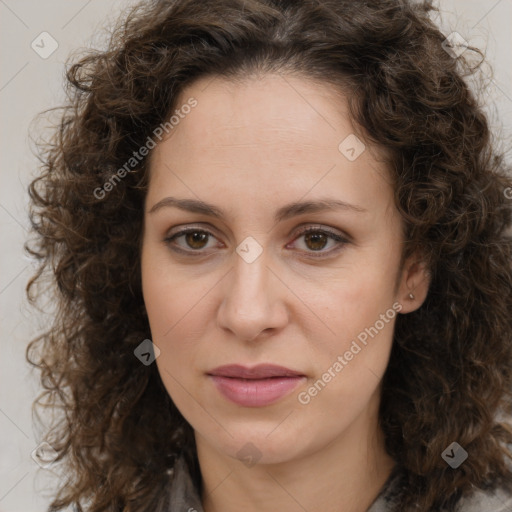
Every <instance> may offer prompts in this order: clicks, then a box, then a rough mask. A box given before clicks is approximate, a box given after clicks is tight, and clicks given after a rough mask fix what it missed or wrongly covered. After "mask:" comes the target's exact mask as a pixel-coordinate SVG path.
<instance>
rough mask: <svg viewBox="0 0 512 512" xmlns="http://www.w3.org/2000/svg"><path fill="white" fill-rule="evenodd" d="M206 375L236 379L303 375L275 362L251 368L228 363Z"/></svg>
mask: <svg viewBox="0 0 512 512" xmlns="http://www.w3.org/2000/svg"><path fill="white" fill-rule="evenodd" d="M208 375H215V376H218V377H231V378H238V379H267V378H269V377H299V376H300V377H302V376H304V374H303V373H300V372H296V371H295V370H290V368H285V367H284V366H277V365H275V364H259V365H257V366H253V367H252V368H248V367H247V366H242V365H239V364H228V365H224V366H219V367H218V368H215V369H213V370H211V371H209V372H208Z"/></svg>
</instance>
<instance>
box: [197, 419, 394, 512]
mask: <svg viewBox="0 0 512 512" xmlns="http://www.w3.org/2000/svg"><path fill="white" fill-rule="evenodd" d="M371 425H372V426H373V428H369V427H370V426H371ZM196 445H197V454H198V460H199V465H200V467H201V475H202V502H203V508H204V510H205V512H235V511H236V512H238V511H240V510H244V511H246V512H257V511H261V510H265V511H266V512H277V511H282V510H286V511H287V512H304V510H308V511H311V512H313V511H322V512H339V511H340V510H343V511H344V512H365V511H366V510H367V509H368V507H370V506H371V504H372V503H373V501H374V500H375V498H376V496H377V495H378V494H379V492H380V490H381V489H382V487H383V485H384V483H385V482H386V480H387V478H388V477H389V475H390V473H391V471H392V469H393V466H394V462H393V460H392V459H391V457H389V455H387V453H386V451H385V449H384V437H383V434H382V432H381V431H380V429H379V428H378V427H377V422H369V421H368V418H364V417H362V418H358V419H357V420H356V421H354V423H353V424H352V425H351V426H350V427H349V428H348V429H347V430H345V431H344V432H343V433H342V435H340V436H339V437H337V438H336V439H334V440H333V441H332V442H331V443H329V444H328V445H326V446H325V447H324V448H323V449H322V450H320V451H315V452H314V453H308V454H305V455H303V456H302V457H300V458H294V459H292V460H284V461H283V462H280V463H277V464H256V465H254V466H252V467H246V466H245V465H244V464H242V463H241V462H240V461H238V460H236V459H233V458H231V457H228V456H226V455H225V454H222V453H219V452H218V451H217V450H215V449H213V448H212V446H211V445H210V444H209V443H208V442H207V441H206V440H205V439H204V438H203V437H202V436H199V435H197V434H196Z"/></svg>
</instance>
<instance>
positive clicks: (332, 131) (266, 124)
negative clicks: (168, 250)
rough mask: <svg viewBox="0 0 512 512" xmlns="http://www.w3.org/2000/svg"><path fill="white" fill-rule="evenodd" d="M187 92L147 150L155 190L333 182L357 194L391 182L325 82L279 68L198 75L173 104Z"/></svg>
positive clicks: (294, 187) (321, 186)
mask: <svg viewBox="0 0 512 512" xmlns="http://www.w3.org/2000/svg"><path fill="white" fill-rule="evenodd" d="M191 98H193V99H194V100H195V101H196V102H197V105H196V106H195V107H194V108H193V109H191V110H190V112H189V113H187V114H186V115H182V118H181V119H180V121H179V123H178V124H177V125H176V126H175V127H174V128H173V130H172V131H171V133H170V136H169V137H168V138H167V139H164V141H163V142H161V143H159V144H158V145H157V147H156V148H155V149H154V150H153V153H152V155H151V182H153V187H151V186H150V190H151V189H153V192H155V191H158V190H160V189H162V188H165V186H166V184H169V186H170V183H171V182H173V183H174V185H176V186H178V187H180V188H182V187H183V185H184V183H185V182H186V183H187V184H188V185H189V187H188V188H189V190H188V192H189V193H190V190H192V191H193V192H197V195H200V193H204V192H205V190H207V191H208V193H211V192H212V191H213V190H215V191H221V190H222V191H226V190H227V189H229V188H232V189H234V188H236V187H238V188H244V190H245V191H253V192H254V193H256V192H258V193H261V194H267V195H268V194H270V193H272V192H274V195H275V193H276V191H277V189H279V188H281V189H282V188H283V187H286V190H287V191H288V193H289V195H296V196H299V197H301V196H303V195H304V194H306V193H308V190H312V189H313V188H315V189H317V190H318V191H319V193H320V192H321V193H325V191H326V190H332V189H333V188H334V189H340V190H341V189H344V190H349V191H351V193H352V195H353V198H352V199H353V200H354V201H362V200H363V199H364V198H365V196H366V199H367V200H372V199H371V197H372V196H374V195H375V194H379V193H380V194H381V195H382V184H383V183H382V182H383V181H384V183H387V182H388V181H389V178H388V175H387V171H386V165H385V163H384V158H383V157H384V152H383V151H382V150H381V149H380V148H376V147H374V146H371V145H370V144H368V143H367V142H363V140H362V136H361V135H360V134H357V133H356V129H355V127H354V125H353V123H352V121H351V119H350V117H349V115H348V106H347V100H346V98H345V97H344V96H343V94H341V93H340V92H339V91H335V90H334V89H333V87H332V86H330V85H328V84H319V83H316V82H313V81H311V80H307V79H302V78H298V77H296V76H285V75H266V76H260V77H252V78H247V79H244V80H243V81H238V80H237V81H230V80H227V79H222V78H211V77H210V78H204V79H201V80H198V81H197V82H194V83H193V84H192V85H191V86H189V87H187V88H186V89H185V90H184V91H183V92H182V94H181V95H180V97H179V99H178V102H177V103H176V106H175V111H176V110H178V111H180V108H181V106H182V105H185V104H187V102H189V101H190V100H191ZM186 110H187V111H188V110H189V109H186ZM347 149H348V150H349V152H348V153H347ZM350 150H352V152H351V153H350ZM354 153H355V156H356V158H353V157H354ZM348 157H351V158H348ZM183 180H185V182H184V181H183ZM178 182H181V183H178ZM374 199H375V198H374ZM374 199H373V200H374Z"/></svg>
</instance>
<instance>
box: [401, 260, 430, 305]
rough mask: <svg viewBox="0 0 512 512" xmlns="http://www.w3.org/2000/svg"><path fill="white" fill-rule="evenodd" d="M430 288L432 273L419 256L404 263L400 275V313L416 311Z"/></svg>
mask: <svg viewBox="0 0 512 512" xmlns="http://www.w3.org/2000/svg"><path fill="white" fill-rule="evenodd" d="M429 286H430V272H429V270H428V268H427V266H426V264H425V263H424V262H423V261H422V260H421V259H420V258H419V257H418V255H417V254H413V255H412V256H410V257H409V258H408V259H407V260H406V261H405V263H404V265H403V268H402V272H401V275H400V282H399V286H398V291H397V297H396V298H397V300H398V302H399V303H400V304H402V309H401V310H400V313H402V314H404V313H411V312H412V311H416V310H417V309H418V308H419V307H420V306H421V305H422V304H423V302H424V301H425V299H426V297H427V293H428V289H429Z"/></svg>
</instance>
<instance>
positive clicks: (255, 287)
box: [219, 244, 286, 340]
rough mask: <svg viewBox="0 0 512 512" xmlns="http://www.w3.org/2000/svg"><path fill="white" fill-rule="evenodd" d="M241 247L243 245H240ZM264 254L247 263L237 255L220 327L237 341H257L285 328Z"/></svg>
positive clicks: (230, 276) (222, 309)
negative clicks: (274, 329) (264, 333)
mask: <svg viewBox="0 0 512 512" xmlns="http://www.w3.org/2000/svg"><path fill="white" fill-rule="evenodd" d="M241 245H242V244H241ZM265 256H266V255H265V254H264V253H262V254H261V255H260V256H259V257H257V258H256V259H255V260H254V261H251V262H248V261H246V260H244V258H243V257H242V256H239V255H236V257H235V261H234V268H233V271H232V272H230V273H229V276H228V283H227V285H226V288H225V293H224V296H223V299H222V303H221V306H220V308H219V323H220V325H221V327H223V328H225V329H229V330H230V331H232V332H233V333H234V334H235V335H236V336H237V337H239V338H243V339H250V340H252V339H254V338H255V337H257V336H258V335H259V334H260V333H261V332H262V331H264V330H266V329H269V328H277V327H280V326H282V325H284V322H285V321H286V312H285V311H284V304H283V302H282V300H280V299H279V297H278V296H277V295H276V293H278V290H277V289H276V283H275V282H273V279H272V271H271V270H270V268H269V267H268V261H267V258H266V257H265Z"/></svg>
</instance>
